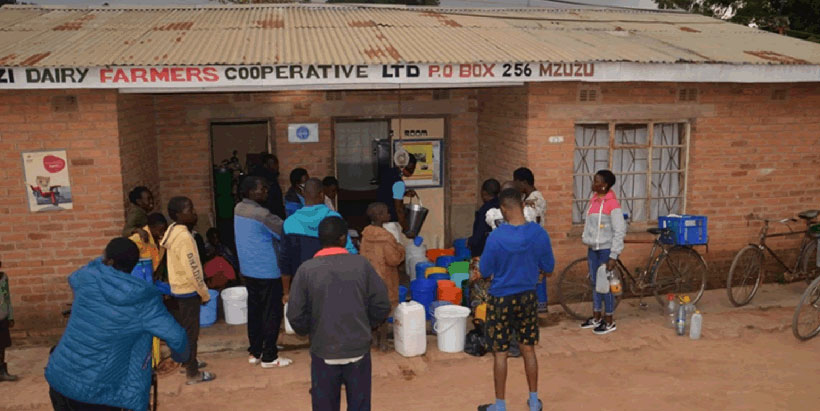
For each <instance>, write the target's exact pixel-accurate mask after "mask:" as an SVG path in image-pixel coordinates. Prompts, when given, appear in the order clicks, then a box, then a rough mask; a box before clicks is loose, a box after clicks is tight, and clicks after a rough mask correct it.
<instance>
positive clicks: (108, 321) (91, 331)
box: [45, 238, 189, 410]
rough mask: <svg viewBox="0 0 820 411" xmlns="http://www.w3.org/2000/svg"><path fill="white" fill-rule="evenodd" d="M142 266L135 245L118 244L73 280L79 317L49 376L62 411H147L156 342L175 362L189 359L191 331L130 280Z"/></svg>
mask: <svg viewBox="0 0 820 411" xmlns="http://www.w3.org/2000/svg"><path fill="white" fill-rule="evenodd" d="M138 259H139V250H138V249H137V246H136V245H135V244H134V243H133V242H132V241H130V240H128V239H126V238H115V239H113V240H111V242H109V243H108V246H107V247H106V248H105V252H104V255H103V257H102V258H98V259H95V260H93V261H91V262H90V263H89V264H88V265H86V266H85V267H82V268H80V269H79V270H77V271H75V272H74V273H73V274H71V275H70V276H69V277H68V283H69V284H70V285H71V289H72V290H73V291H74V302H73V304H72V307H71V317H70V319H69V321H68V326H67V327H66V329H65V332H64V333H63V336H62V338H61V339H60V342H59V344H58V345H57V347H55V349H54V351H53V352H52V354H51V356H50V357H49V360H48V365H47V366H46V371H45V377H46V380H47V381H48V384H49V387H50V389H49V396H50V397H51V401H52V405H53V406H54V409H55V410H66V409H108V408H111V409H116V408H125V409H130V410H145V409H147V408H148V397H149V387H150V385H151V338H152V336H156V337H159V338H161V339H162V340H164V341H165V342H166V343H167V344H168V347H169V348H170V349H171V351H172V357H173V358H174V360H175V361H179V362H183V361H185V360H187V357H188V355H189V354H188V353H187V349H188V341H187V337H186V335H185V330H183V329H182V327H181V326H180V325H179V324H177V322H176V321H174V317H172V316H171V314H170V313H168V310H166V309H165V306H164V305H163V304H162V298H161V297H160V293H159V291H157V289H156V288H154V287H153V286H152V285H151V284H149V283H147V282H145V281H143V280H141V279H139V278H137V277H133V276H131V275H130V274H129V273H130V272H131V271H132V270H133V269H134V266H135V265H136V264H137V260H138Z"/></svg>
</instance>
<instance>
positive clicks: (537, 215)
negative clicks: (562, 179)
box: [513, 167, 547, 227]
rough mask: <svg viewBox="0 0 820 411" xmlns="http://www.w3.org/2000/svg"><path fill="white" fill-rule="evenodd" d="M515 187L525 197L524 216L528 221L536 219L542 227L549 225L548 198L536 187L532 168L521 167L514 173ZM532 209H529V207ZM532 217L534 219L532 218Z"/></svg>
mask: <svg viewBox="0 0 820 411" xmlns="http://www.w3.org/2000/svg"><path fill="white" fill-rule="evenodd" d="M513 181H514V182H515V188H517V189H518V191H520V192H521V194H522V196H523V198H524V217H525V218H527V221H535V222H537V223H538V224H540V225H541V226H542V227H543V226H546V225H547V200H545V199H544V196H543V195H542V194H541V192H540V191H538V190H536V189H535V176H534V175H533V174H532V170H530V169H529V168H526V167H521V168H519V169H518V170H515V172H514V173H513ZM528 208H529V209H530V210H527V209H528ZM530 218H532V220H530Z"/></svg>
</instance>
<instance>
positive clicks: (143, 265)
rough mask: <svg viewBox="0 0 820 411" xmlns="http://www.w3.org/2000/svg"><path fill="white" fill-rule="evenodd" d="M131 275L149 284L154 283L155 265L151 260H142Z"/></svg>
mask: <svg viewBox="0 0 820 411" xmlns="http://www.w3.org/2000/svg"><path fill="white" fill-rule="evenodd" d="M131 275H133V276H134V277H137V278H139V279H140V280H143V281H145V282H147V283H149V284H150V283H152V282H154V277H153V276H154V263H153V262H152V261H151V259H150V258H140V260H139V261H137V265H135V266H134V269H133V270H132V271H131Z"/></svg>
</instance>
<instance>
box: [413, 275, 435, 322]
mask: <svg viewBox="0 0 820 411" xmlns="http://www.w3.org/2000/svg"><path fill="white" fill-rule="evenodd" d="M436 291H437V284H436V280H432V279H423V280H413V281H411V282H410V293H411V294H412V297H413V301H416V302H417V303H419V304H421V305H423V306H424V309H425V311H427V308H429V307H430V303H432V302H433V301H435V299H436ZM427 319H428V320H429V319H430V313H429V312H427Z"/></svg>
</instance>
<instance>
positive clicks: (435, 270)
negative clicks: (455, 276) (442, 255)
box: [424, 267, 449, 278]
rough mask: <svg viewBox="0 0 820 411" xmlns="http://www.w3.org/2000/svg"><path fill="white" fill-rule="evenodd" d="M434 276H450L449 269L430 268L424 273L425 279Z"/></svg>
mask: <svg viewBox="0 0 820 411" xmlns="http://www.w3.org/2000/svg"><path fill="white" fill-rule="evenodd" d="M433 274H449V273H448V272H447V269H446V268H444V267H430V268H428V269H427V270H425V271H424V278H427V277H429V276H431V275H433Z"/></svg>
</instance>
